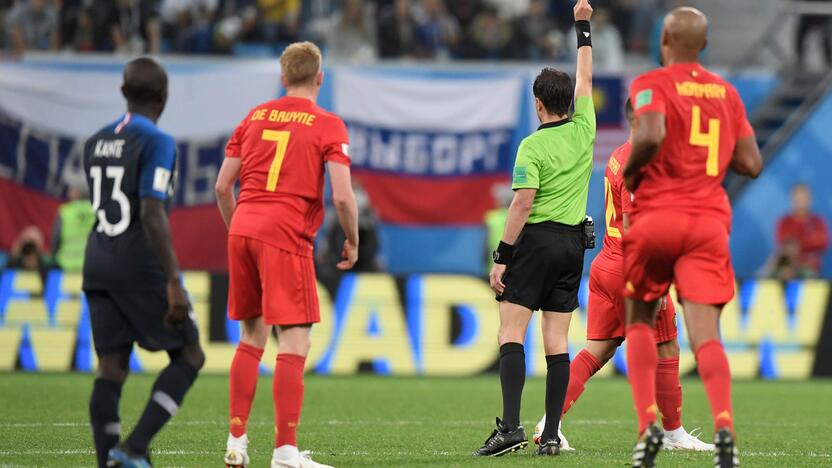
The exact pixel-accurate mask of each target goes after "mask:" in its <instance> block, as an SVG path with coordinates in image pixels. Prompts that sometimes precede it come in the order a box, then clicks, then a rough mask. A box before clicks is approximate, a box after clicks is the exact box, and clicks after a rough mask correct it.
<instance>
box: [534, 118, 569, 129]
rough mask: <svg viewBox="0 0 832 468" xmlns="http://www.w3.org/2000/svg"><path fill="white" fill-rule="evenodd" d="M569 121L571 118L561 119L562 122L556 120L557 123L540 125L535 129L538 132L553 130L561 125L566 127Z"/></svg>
mask: <svg viewBox="0 0 832 468" xmlns="http://www.w3.org/2000/svg"><path fill="white" fill-rule="evenodd" d="M571 121H572V119H571V118H569V117H567V118H565V119H563V120H558V121H557V122H549V123H545V124H542V125H540V126H539V127H537V129H538V130H543V129H544V128H555V127H560V126H561V125H566V124H568V123H569V122H571Z"/></svg>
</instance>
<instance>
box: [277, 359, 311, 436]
mask: <svg viewBox="0 0 832 468" xmlns="http://www.w3.org/2000/svg"><path fill="white" fill-rule="evenodd" d="M305 363H306V358H305V357H303V356H298V355H297V354H278V355H277V362H276V364H275V368H274V384H273V385H274V386H273V388H272V392H273V395H274V416H275V436H274V439H275V440H274V446H275V448H277V447H281V446H283V445H293V446H295V447H297V445H298V442H297V427H298V423H299V422H300V409H301V406H303V366H304V364H305Z"/></svg>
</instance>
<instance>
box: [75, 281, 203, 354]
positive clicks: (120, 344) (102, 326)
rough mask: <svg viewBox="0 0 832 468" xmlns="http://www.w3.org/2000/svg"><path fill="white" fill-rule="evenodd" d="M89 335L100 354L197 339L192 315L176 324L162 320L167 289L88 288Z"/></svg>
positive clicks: (159, 347) (173, 345)
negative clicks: (135, 344)
mask: <svg viewBox="0 0 832 468" xmlns="http://www.w3.org/2000/svg"><path fill="white" fill-rule="evenodd" d="M84 294H85V295H86V297H87V304H89V307H90V322H91V324H92V339H93V343H94V344H95V351H96V353H98V354H99V355H101V354H108V353H112V352H116V351H122V350H129V349H131V348H132V347H133V343H138V344H139V346H141V347H142V348H144V349H146V350H148V351H161V350H166V351H170V350H176V349H181V348H184V347H185V346H186V345H190V344H194V343H198V342H199V331H198V330H197V326H196V322H194V319H193V315H192V316H191V317H190V318H189V319H188V320H185V322H183V323H182V324H180V325H178V326H176V327H169V326H168V325H166V324H165V321H164V318H165V314H167V311H168V299H167V291H166V290H164V289H153V290H146V291H124V290H106V291H105V290H87V291H84Z"/></svg>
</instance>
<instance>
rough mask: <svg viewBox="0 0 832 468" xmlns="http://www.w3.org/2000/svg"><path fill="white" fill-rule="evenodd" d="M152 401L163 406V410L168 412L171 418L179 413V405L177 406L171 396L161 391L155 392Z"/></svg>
mask: <svg viewBox="0 0 832 468" xmlns="http://www.w3.org/2000/svg"><path fill="white" fill-rule="evenodd" d="M152 400H153V401H155V402H156V404H157V405H159V406H161V407H162V409H164V410H165V411H167V412H168V413H169V414H170V415H171V416H173V415H175V414H176V412H177V411H179V404H177V403H176V401H175V400H174V399H173V398H171V396H170V395H168V394H167V393H165V392H163V391H161V390H156V391H155V392H153V397H152Z"/></svg>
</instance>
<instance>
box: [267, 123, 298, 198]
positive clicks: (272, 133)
mask: <svg viewBox="0 0 832 468" xmlns="http://www.w3.org/2000/svg"><path fill="white" fill-rule="evenodd" d="M289 136H291V133H290V132H287V131H285V130H268V129H265V130H263V137H262V138H263V140H266V141H273V142H275V143H276V145H275V149H274V159H273V160H272V165H271V166H270V167H269V177H268V178H267V179H266V190H268V191H269V192H274V191H275V190H277V180H278V179H279V178H280V166H282V165H283V157H284V156H286V147H287V146H289Z"/></svg>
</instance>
